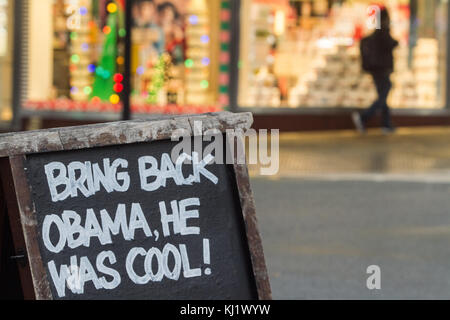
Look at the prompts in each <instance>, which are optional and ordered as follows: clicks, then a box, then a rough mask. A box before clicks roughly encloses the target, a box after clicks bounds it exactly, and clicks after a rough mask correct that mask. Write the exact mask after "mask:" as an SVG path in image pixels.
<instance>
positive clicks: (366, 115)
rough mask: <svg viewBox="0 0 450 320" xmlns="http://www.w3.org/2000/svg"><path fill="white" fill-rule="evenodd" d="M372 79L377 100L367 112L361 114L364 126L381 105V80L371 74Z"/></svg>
mask: <svg viewBox="0 0 450 320" xmlns="http://www.w3.org/2000/svg"><path fill="white" fill-rule="evenodd" d="M372 78H373V82H374V84H375V87H376V89H377V94H378V98H377V100H375V102H374V103H372V105H371V106H370V107H369V108H368V109H367V110H365V111H363V112H362V113H361V121H362V122H363V124H364V125H365V124H366V123H367V122H368V121H369V120H370V118H372V117H373V115H374V114H375V112H376V111H377V109H379V108H381V107H382V104H383V79H382V77H380V76H379V75H376V74H372Z"/></svg>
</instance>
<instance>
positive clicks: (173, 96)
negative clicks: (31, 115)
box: [25, 0, 221, 117]
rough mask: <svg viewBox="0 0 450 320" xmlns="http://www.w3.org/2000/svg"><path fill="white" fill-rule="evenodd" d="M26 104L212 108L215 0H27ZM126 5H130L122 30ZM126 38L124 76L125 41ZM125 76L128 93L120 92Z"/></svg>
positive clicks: (75, 109) (77, 108)
mask: <svg viewBox="0 0 450 320" xmlns="http://www.w3.org/2000/svg"><path fill="white" fill-rule="evenodd" d="M28 3H29V14H28V15H29V40H28V51H29V52H28V56H29V57H28V79H27V85H26V87H27V102H26V103H25V108H26V110H28V111H37V110H38V111H39V110H45V111H49V110H50V111H64V112H65V111H70V112H72V113H80V112H82V113H83V115H81V116H80V117H84V115H85V114H86V112H87V113H91V114H96V115H100V117H103V116H104V115H105V114H112V115H117V114H119V113H120V112H121V110H122V105H123V101H124V99H130V101H131V109H132V111H133V112H134V113H197V112H208V111H218V110H219V109H221V105H220V104H219V103H218V95H219V87H218V72H219V62H218V58H217V56H218V54H217V52H218V50H219V47H220V39H219V38H218V34H219V29H220V22H219V12H220V8H221V1H220V0H213V1H207V0H188V1H184V0H170V1H161V0H153V1H151V0H133V1H131V0H29V1H28ZM126 5H130V6H132V12H133V15H132V25H133V27H132V32H131V35H127V32H126V25H125V9H126V7H125V6H126ZM127 36H130V37H131V40H132V49H131V55H132V61H131V70H130V71H131V72H130V73H131V75H132V77H131V79H124V76H125V42H126V41H125V40H126V37H127ZM127 80H130V82H131V86H132V92H131V96H130V97H129V96H125V95H124V81H127Z"/></svg>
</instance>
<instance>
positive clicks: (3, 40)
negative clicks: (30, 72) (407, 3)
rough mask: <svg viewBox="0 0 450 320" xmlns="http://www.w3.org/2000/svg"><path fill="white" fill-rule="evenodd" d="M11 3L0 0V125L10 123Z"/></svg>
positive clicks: (11, 114) (11, 116) (11, 115)
mask: <svg viewBox="0 0 450 320" xmlns="http://www.w3.org/2000/svg"><path fill="white" fill-rule="evenodd" d="M12 2H13V1H8V0H0V83H1V84H2V85H1V86H0V123H8V122H11V121H12V118H13V112H12V85H11V82H12V68H13V54H12V49H13V45H12V38H13V37H12V35H13V33H12V30H13V26H12V19H11V17H12V16H13V3H12Z"/></svg>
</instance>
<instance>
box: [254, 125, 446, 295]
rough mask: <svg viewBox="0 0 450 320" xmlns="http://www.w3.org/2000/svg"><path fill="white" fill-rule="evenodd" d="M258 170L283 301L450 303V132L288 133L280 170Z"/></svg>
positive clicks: (257, 187)
mask: <svg viewBox="0 0 450 320" xmlns="http://www.w3.org/2000/svg"><path fill="white" fill-rule="evenodd" d="M259 172H260V171H259V168H258V167H257V166H251V167H250V174H251V182H252V187H253V192H254V196H255V201H256V207H257V215H258V219H259V226H260V231H261V234H262V238H263V245H264V250H265V255H266V260H267V266H268V270H269V276H270V280H271V285H272V290H273V296H274V298H275V299H450V246H449V244H450V197H449V192H450V128H422V129H400V130H399V131H398V132H397V133H396V134H395V135H391V136H384V135H382V134H381V133H379V132H378V131H376V130H375V131H370V132H369V134H368V135H365V136H360V135H357V134H356V133H354V132H327V133H294V134H282V135H281V137H280V170H279V172H278V174H276V175H274V176H261V175H260V173H259ZM371 265H377V266H379V267H380V270H381V289H380V290H369V289H368V288H367V286H366V281H367V278H368V277H369V276H370V274H367V267H368V266H371Z"/></svg>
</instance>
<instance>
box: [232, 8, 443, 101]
mask: <svg viewBox="0 0 450 320" xmlns="http://www.w3.org/2000/svg"><path fill="white" fill-rule="evenodd" d="M241 3H242V4H241V5H242V7H241V14H242V16H241V44H240V47H241V52H240V60H241V63H240V77H239V79H240V82H239V97H238V101H239V105H241V106H244V107H292V108H297V107H367V106H369V105H370V104H371V103H372V102H373V101H374V100H375V99H376V90H375V88H374V85H373V82H372V79H371V77H370V76H369V75H368V74H367V73H364V72H363V71H362V70H361V63H360V52H359V42H360V40H361V38H362V37H364V36H365V35H368V34H369V33H370V32H372V30H370V29H369V28H368V24H367V22H368V19H367V17H368V15H367V9H368V6H369V5H370V4H372V3H373V2H372V1H364V0H359V1H358V0H353V1H345V0H344V1H326V0H315V1H306V0H302V1H300V0H296V1H292V0H291V1H288V0H276V1H275V0H243V1H242V2H241ZM378 3H384V5H385V6H386V7H387V8H388V10H389V12H390V15H391V19H392V25H391V32H392V35H393V36H394V38H396V39H397V40H399V42H400V46H399V47H398V49H396V50H395V52H394V55H395V70H394V73H393V74H392V77H391V78H392V81H393V90H392V91H391V94H390V96H389V102H390V105H391V106H392V107H396V108H442V107H444V105H445V86H446V85H445V73H446V72H445V70H446V58H445V57H446V45H447V44H446V37H447V28H448V25H447V21H448V20H447V5H448V4H447V1H444V0H433V1H430V0H414V1H408V0H392V1H379V2H378Z"/></svg>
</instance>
